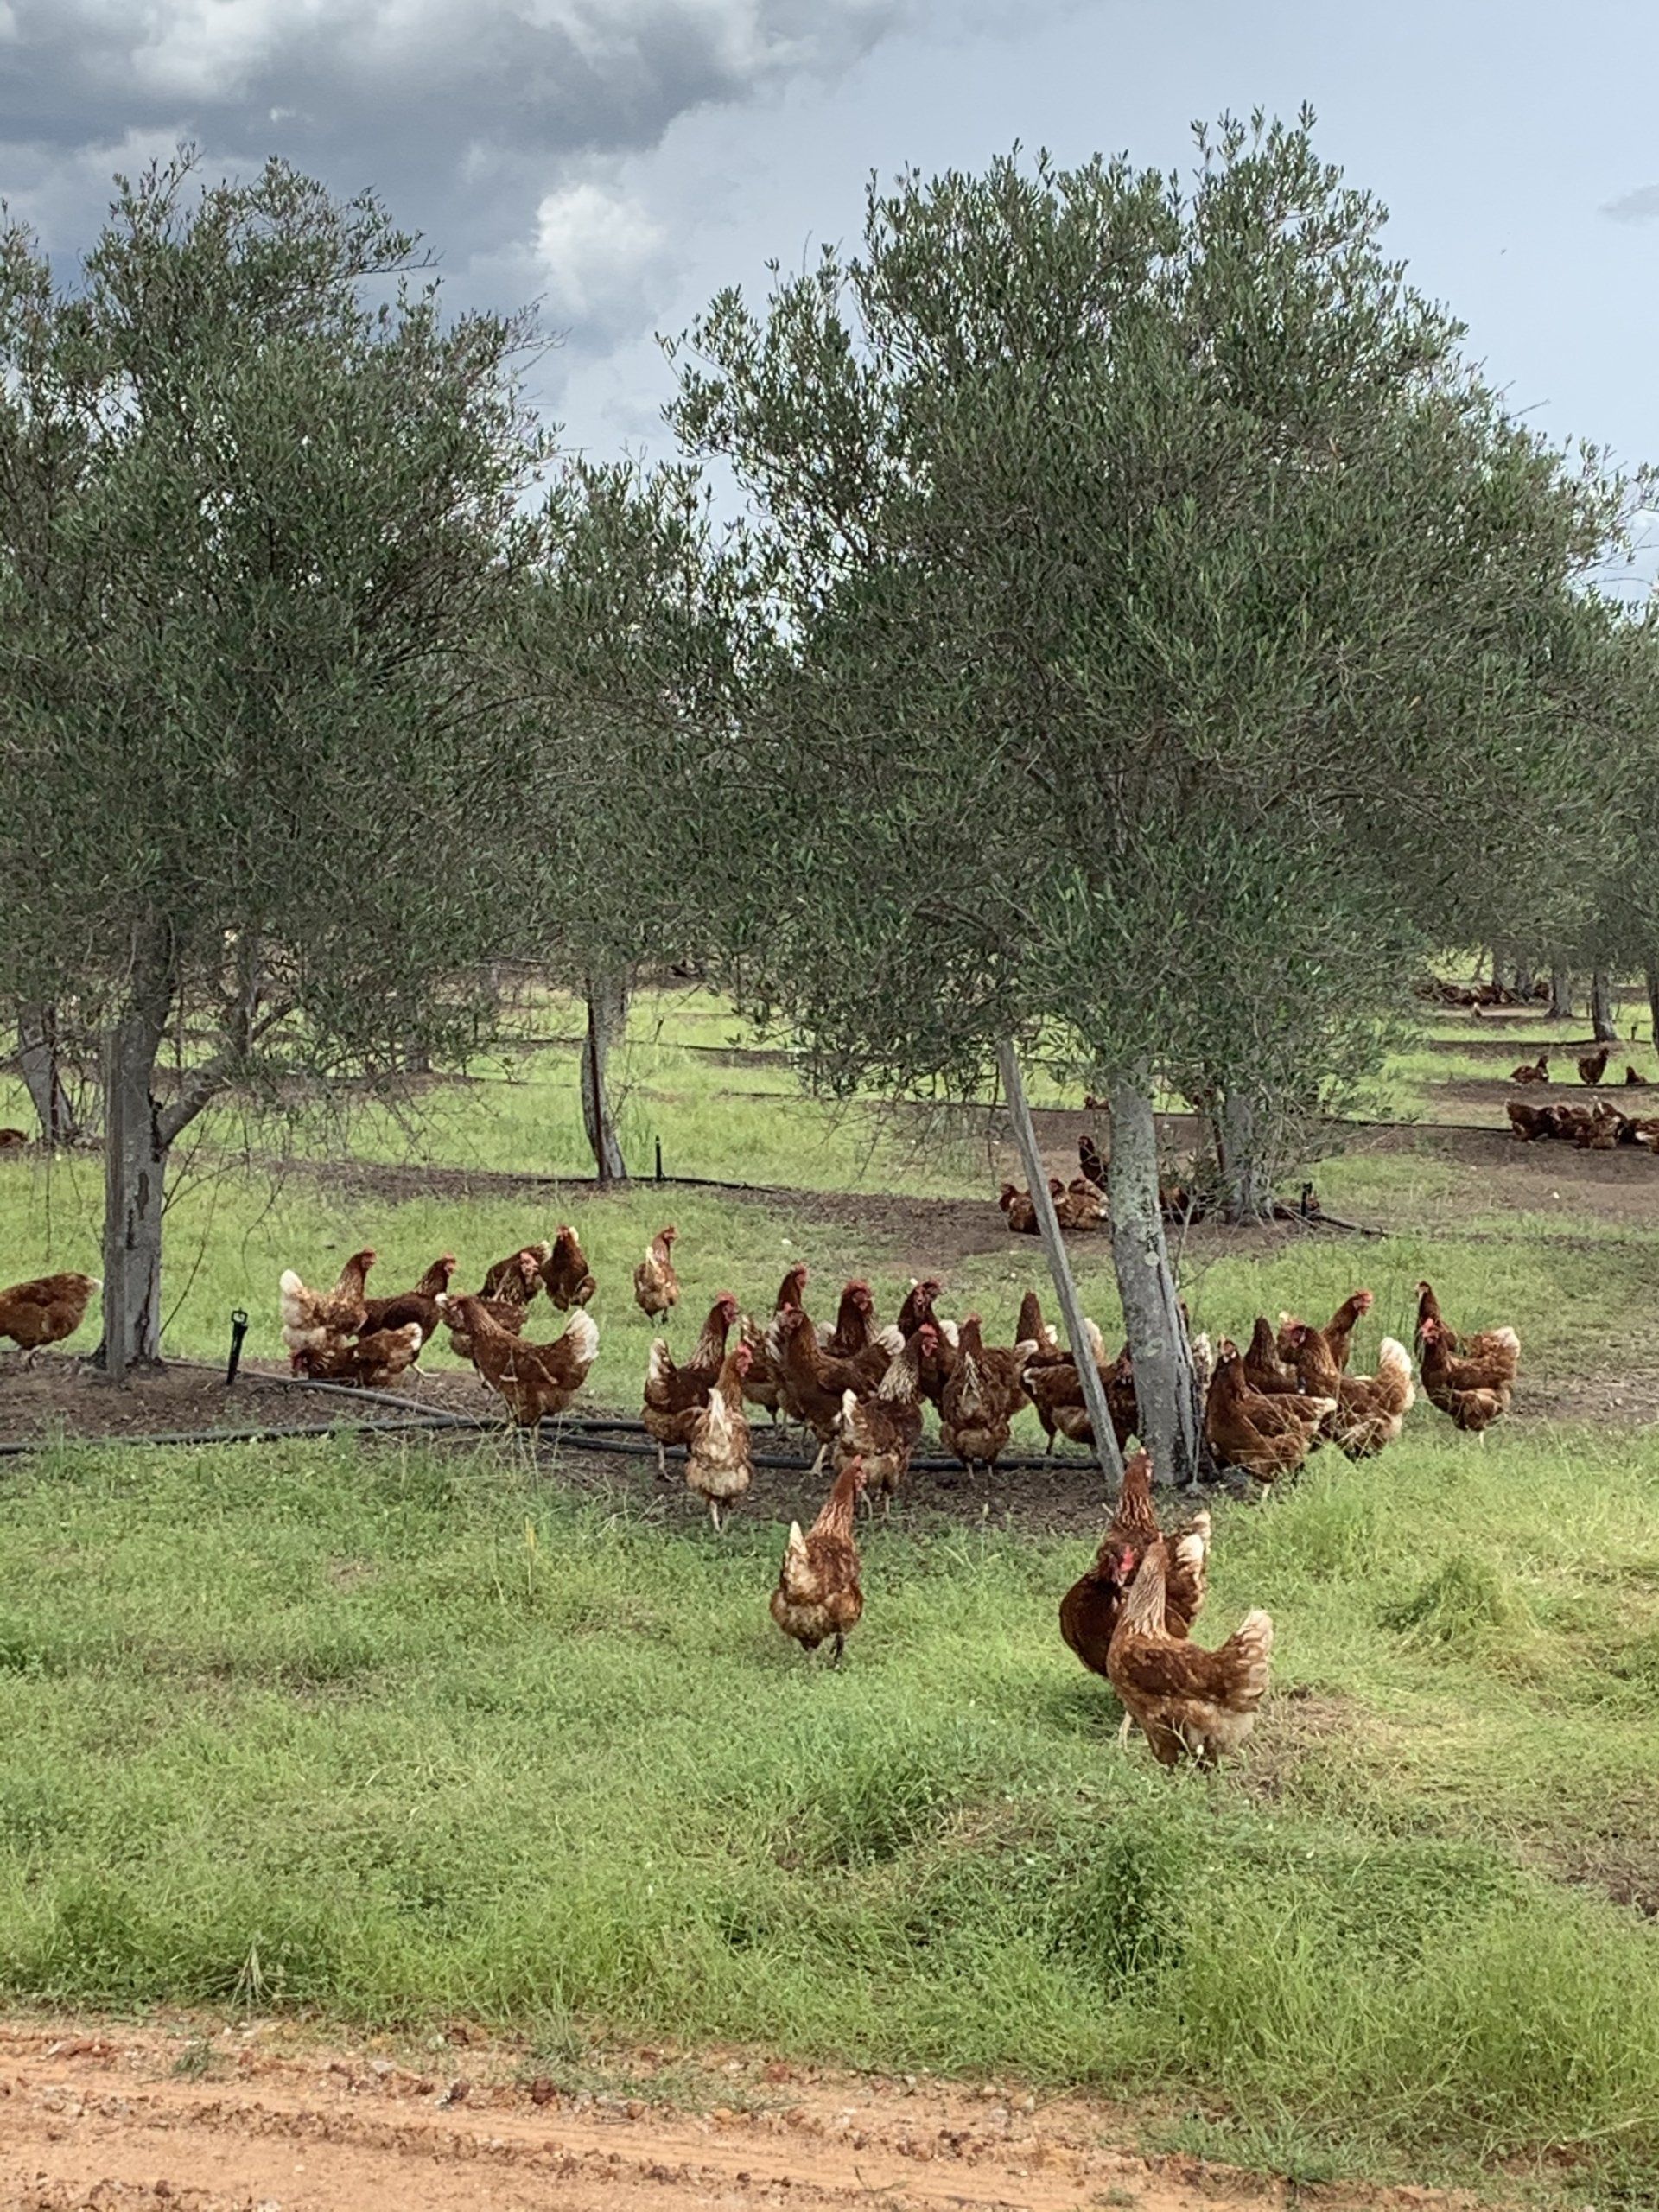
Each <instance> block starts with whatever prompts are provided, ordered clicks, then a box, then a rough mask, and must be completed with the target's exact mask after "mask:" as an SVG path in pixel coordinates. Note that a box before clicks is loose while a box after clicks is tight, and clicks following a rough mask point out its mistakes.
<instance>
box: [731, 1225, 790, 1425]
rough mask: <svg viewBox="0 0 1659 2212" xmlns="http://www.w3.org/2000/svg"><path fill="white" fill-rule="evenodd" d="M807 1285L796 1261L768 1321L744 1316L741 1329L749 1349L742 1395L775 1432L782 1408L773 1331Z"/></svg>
mask: <svg viewBox="0 0 1659 2212" xmlns="http://www.w3.org/2000/svg"><path fill="white" fill-rule="evenodd" d="M806 1281H807V1270H806V1268H805V1267H804V1264H803V1263H802V1262H799V1261H797V1262H796V1264H795V1265H794V1266H793V1267H792V1268H791V1269H790V1270H789V1273H788V1274H786V1275H785V1277H784V1279H783V1281H782V1282H781V1283H780V1284H779V1286H778V1297H777V1301H776V1303H775V1304H774V1306H772V1318H771V1321H770V1322H766V1321H762V1320H760V1319H759V1317H758V1316H757V1315H755V1314H753V1313H746V1314H744V1316H743V1318H742V1321H741V1325H740V1326H741V1332H742V1338H743V1342H744V1343H745V1344H747V1346H748V1348H749V1366H748V1372H747V1375H746V1376H745V1377H744V1380H743V1395H744V1396H745V1398H747V1401H748V1402H749V1403H750V1405H752V1406H759V1407H760V1409H761V1411H762V1412H763V1413H768V1414H771V1415H772V1427H774V1428H776V1427H777V1426H778V1424H779V1421H782V1419H783V1417H784V1414H785V1405H784V1396H783V1378H782V1376H781V1375H780V1374H779V1367H778V1360H777V1356H776V1353H775V1351H774V1350H773V1346H772V1328H773V1326H774V1325H775V1324H776V1322H777V1320H778V1317H779V1314H780V1313H786V1312H787V1311H788V1310H789V1308H790V1307H791V1306H798V1305H800V1303H801V1302H802V1300H803V1299H804V1297H805V1295H806Z"/></svg>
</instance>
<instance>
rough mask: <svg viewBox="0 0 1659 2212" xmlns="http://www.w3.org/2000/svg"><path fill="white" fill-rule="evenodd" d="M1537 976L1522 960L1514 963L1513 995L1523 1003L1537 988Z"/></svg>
mask: <svg viewBox="0 0 1659 2212" xmlns="http://www.w3.org/2000/svg"><path fill="white" fill-rule="evenodd" d="M1537 982H1538V978H1537V977H1536V976H1535V975H1534V974H1533V972H1532V969H1530V968H1529V966H1528V964H1527V963H1526V962H1525V961H1524V960H1517V961H1516V963H1515V995H1516V998H1518V999H1520V1000H1521V1001H1522V1003H1523V1004H1524V1003H1525V1002H1526V1001H1528V1000H1529V999H1530V998H1531V996H1532V995H1533V992H1534V990H1535V988H1537Z"/></svg>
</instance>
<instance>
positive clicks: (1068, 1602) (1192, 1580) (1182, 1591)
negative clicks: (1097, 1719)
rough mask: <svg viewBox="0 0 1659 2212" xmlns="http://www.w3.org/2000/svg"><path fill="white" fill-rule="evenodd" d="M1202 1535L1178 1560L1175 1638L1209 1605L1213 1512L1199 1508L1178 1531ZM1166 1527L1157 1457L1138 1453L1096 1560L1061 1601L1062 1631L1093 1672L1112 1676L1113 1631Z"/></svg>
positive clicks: (1172, 1602)
mask: <svg viewBox="0 0 1659 2212" xmlns="http://www.w3.org/2000/svg"><path fill="white" fill-rule="evenodd" d="M1179 1533H1180V1534H1181V1535H1192V1536H1196V1537H1197V1538H1198V1543H1197V1545H1196V1546H1189V1547H1188V1548H1187V1549H1186V1550H1185V1552H1183V1553H1180V1554H1178V1556H1177V1557H1176V1559H1175V1560H1173V1563H1172V1566H1171V1569H1170V1574H1169V1583H1168V1592H1167V1604H1166V1615H1165V1618H1166V1624H1167V1626H1168V1628H1169V1631H1170V1633H1171V1635H1172V1636H1178V1637H1179V1636H1185V1635H1186V1634H1187V1632H1188V1631H1189V1630H1190V1629H1191V1628H1192V1624H1193V1622H1194V1621H1195V1620H1196V1619H1197V1618H1198V1610H1199V1608H1200V1607H1201V1606H1202V1605H1203V1604H1204V1592H1205V1569H1206V1567H1207V1565H1208V1561H1209V1556H1210V1516H1209V1515H1208V1513H1205V1512H1199V1513H1197V1514H1195V1515H1194V1516H1192V1520H1191V1521H1190V1522H1188V1523H1187V1524H1186V1526H1185V1528H1184V1529H1181V1530H1180V1532H1179ZM1162 1534H1163V1530H1162V1529H1160V1526H1159V1523H1158V1516H1157V1513H1156V1511H1155V1510H1154V1506H1153V1503H1152V1461H1151V1459H1149V1458H1148V1457H1147V1454H1146V1452H1134V1453H1132V1454H1131V1456H1130V1457H1129V1458H1128V1459H1127V1460H1126V1461H1125V1462H1124V1466H1123V1481H1122V1486H1121V1488H1120V1489H1119V1491H1118V1494H1117V1504H1116V1508H1115V1510H1114V1511H1113V1514H1112V1517H1111V1520H1110V1522H1109V1523H1108V1524H1107V1529H1106V1534H1105V1535H1103V1537H1102V1538H1101V1540H1100V1548H1099V1550H1098V1551H1097V1552H1096V1554H1095V1563H1094V1565H1093V1566H1092V1567H1090V1568H1089V1569H1088V1570H1087V1572H1086V1573H1083V1574H1081V1575H1079V1576H1078V1578H1077V1580H1076V1581H1075V1582H1074V1583H1073V1584H1072V1585H1071V1588H1070V1589H1069V1590H1068V1591H1067V1592H1066V1593H1065V1597H1064V1598H1062V1599H1061V1600H1060V1634H1061V1635H1062V1636H1063V1637H1065V1642H1066V1644H1067V1646H1068V1648H1069V1649H1071V1650H1072V1651H1074V1652H1075V1653H1076V1654H1077V1657H1078V1658H1079V1659H1081V1660H1082V1662H1083V1663H1084V1666H1085V1667H1087V1668H1088V1669H1090V1672H1091V1673H1093V1674H1096V1675H1107V1676H1109V1675H1110V1671H1111V1669H1110V1667H1109V1654H1110V1651H1111V1644H1112V1635H1113V1631H1114V1630H1116V1626H1117V1623H1118V1618H1119V1616H1120V1614H1121V1613H1122V1606H1123V1599H1124V1597H1125V1596H1126V1594H1127V1593H1128V1587H1129V1585H1130V1583H1131V1582H1132V1581H1133V1580H1135V1570H1136V1568H1137V1567H1139V1566H1140V1564H1141V1560H1142V1559H1144V1558H1145V1556H1146V1554H1147V1551H1148V1550H1149V1549H1150V1548H1151V1547H1152V1546H1153V1545H1154V1544H1155V1543H1156V1542H1157V1541H1158V1539H1159V1537H1160V1535H1162Z"/></svg>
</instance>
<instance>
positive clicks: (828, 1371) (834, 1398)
mask: <svg viewBox="0 0 1659 2212" xmlns="http://www.w3.org/2000/svg"><path fill="white" fill-rule="evenodd" d="M773 1327H774V1338H775V1342H776V1345H777V1357H778V1365H779V1375H780V1376H781V1378H782V1385H783V1394H784V1403H785V1406H786V1407H787V1408H789V1410H790V1412H791V1414H794V1415H795V1417H796V1418H797V1419H798V1420H799V1421H803V1422H804V1424H805V1426H806V1427H808V1428H810V1430H811V1431H812V1433H813V1434H814V1435H815V1436H816V1437H817V1440H818V1446H819V1450H818V1456H817V1459H816V1460H814V1462H813V1465H814V1466H818V1465H822V1463H823V1459H824V1457H825V1455H826V1454H827V1452H828V1451H829V1446H830V1444H831V1442H832V1441H833V1440H834V1437H835V1433H836V1427H838V1425H839V1423H840V1421H841V1403H842V1398H843V1397H844V1396H845V1395H846V1394H847V1392H848V1391H849V1390H850V1391H852V1393H853V1394H854V1395H855V1397H859V1398H866V1397H869V1396H870V1395H873V1394H874V1390H875V1389H876V1386H877V1385H878V1384H879V1383H880V1380H881V1378H882V1376H884V1375H885V1374H886V1373H887V1369H888V1368H889V1366H890V1365H891V1364H892V1363H893V1358H894V1357H895V1355H896V1354H897V1353H899V1352H900V1351H903V1350H904V1344H903V1341H902V1339H901V1338H900V1337H899V1332H898V1331H897V1330H896V1329H884V1330H882V1331H881V1332H880V1335H879V1336H877V1337H875V1338H874V1339H873V1340H872V1342H871V1343H870V1344H868V1345H867V1346H866V1347H865V1349H864V1350H863V1351H861V1352H860V1353H859V1355H858V1357H856V1358H855V1359H832V1358H831V1357H830V1356H829V1353H828V1352H826V1351H824V1350H823V1347H822V1345H820V1344H819V1343H818V1340H817V1333H816V1332H815V1331H814V1329H813V1326H812V1322H811V1319H810V1316H809V1314H808V1313H806V1310H805V1308H804V1307H803V1306H789V1307H787V1308H786V1309H785V1311H784V1312H783V1313H780V1314H779V1316H778V1318H777V1320H776V1322H775V1324H774V1325H773Z"/></svg>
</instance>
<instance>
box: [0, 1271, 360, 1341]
mask: <svg viewBox="0 0 1659 2212" xmlns="http://www.w3.org/2000/svg"><path fill="white" fill-rule="evenodd" d="M369 1256H370V1258H371V1259H372V1258H373V1256H374V1255H373V1254H372V1253H371V1254H370V1255H369ZM283 1280H284V1281H286V1280H287V1278H286V1277H284V1278H283ZM295 1280H296V1281H298V1277H297V1276H296V1278H295ZM102 1287H103V1286H102V1284H101V1283H100V1282H99V1278H98V1277H97V1276H96V1275H82V1274H67V1273H66V1274H57V1275H36V1276H35V1277H34V1279H33V1280H32V1281H29V1282H15V1283H13V1285H12V1286H11V1288H10V1290H0V1337H10V1339H11V1341H12V1343H13V1344H19V1345H21V1346H22V1350H23V1351H25V1352H27V1354H28V1355H29V1357H27V1358H26V1359H25V1360H24V1362H23V1364H24V1366H25V1367H32V1366H33V1365H34V1364H35V1353H36V1352H37V1351H45V1349H46V1347H47V1346H48V1344H61V1343H62V1342H63V1341H64V1339H65V1338H67V1337H73V1335H74V1333H75V1331H76V1330H77V1329H78V1328H79V1326H80V1325H81V1323H82V1322H83V1321H84V1320H85V1319H86V1308H87V1307H88V1306H90V1305H91V1303H92V1293H93V1292H94V1291H95V1290H99V1289H101V1288H102Z"/></svg>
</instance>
